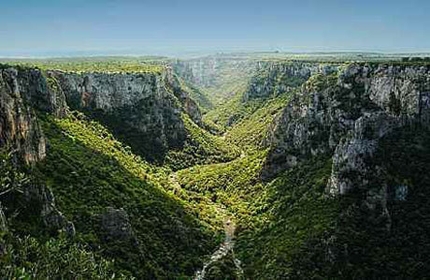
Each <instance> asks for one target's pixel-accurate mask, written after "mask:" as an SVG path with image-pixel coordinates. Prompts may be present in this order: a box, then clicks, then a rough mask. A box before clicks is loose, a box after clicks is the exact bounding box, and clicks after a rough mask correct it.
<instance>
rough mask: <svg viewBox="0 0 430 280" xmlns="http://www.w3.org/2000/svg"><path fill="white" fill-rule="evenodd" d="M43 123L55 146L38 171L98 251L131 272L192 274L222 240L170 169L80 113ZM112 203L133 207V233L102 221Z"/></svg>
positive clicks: (142, 274) (82, 237)
mask: <svg viewBox="0 0 430 280" xmlns="http://www.w3.org/2000/svg"><path fill="white" fill-rule="evenodd" d="M43 128H44V131H45V133H46V135H47V137H48V139H49V145H50V146H49V147H50V148H49V152H48V156H47V158H46V160H44V161H43V162H41V163H40V164H39V166H38V170H39V172H38V177H39V180H40V181H43V182H47V184H48V187H50V188H52V190H53V192H54V194H55V197H56V200H57V205H58V207H59V208H60V209H62V211H63V213H64V214H65V215H66V217H67V218H68V219H69V220H71V221H73V222H74V223H75V226H76V230H77V232H78V233H79V234H78V236H77V238H78V239H79V240H82V242H84V243H85V244H89V246H90V247H91V248H93V249H94V250H95V252H96V253H97V254H100V255H103V256H106V257H108V258H115V260H116V262H115V267H116V268H117V269H119V271H122V273H124V274H125V275H134V276H136V277H138V278H140V279H153V278H154V277H155V278H165V277H169V278H171V277H173V278H176V277H180V276H189V275H192V274H193V272H194V271H195V270H196V268H197V267H199V266H200V265H201V260H200V257H199V256H201V255H203V254H206V253H207V251H208V250H211V248H213V246H214V245H215V244H214V243H213V242H214V239H213V233H212V232H211V230H210V229H209V228H207V227H206V226H205V225H204V224H202V223H201V222H199V221H198V220H197V219H196V218H195V217H196V216H197V213H196V212H195V210H193V209H192V206H190V205H188V204H187V202H186V201H181V200H179V199H177V198H176V197H175V196H173V195H172V194H171V193H169V192H166V190H165V188H164V187H163V186H162V185H161V182H166V179H162V178H161V177H162V176H163V175H162V174H163V172H158V173H157V174H159V175H156V174H155V169H154V168H153V167H151V166H150V165H149V164H147V163H145V162H143V161H142V160H141V159H140V158H139V157H137V156H135V155H133V154H132V153H131V152H130V150H129V148H127V147H123V146H122V145H121V144H120V143H119V142H118V141H116V140H115V139H114V138H113V137H112V135H111V134H110V133H109V132H108V131H107V130H106V129H105V128H103V127H102V126H101V125H99V124H97V123H96V122H94V121H87V120H85V118H84V116H82V115H81V114H77V116H75V117H69V118H66V119H53V118H51V117H48V118H45V119H44V121H43ZM160 176H161V177H160ZM108 207H113V208H114V209H121V208H122V209H124V210H125V211H126V212H127V214H128V217H129V223H130V226H131V229H132V233H124V236H123V238H112V237H111V235H112V234H114V233H110V232H109V231H107V229H106V228H103V226H102V224H101V219H102V217H103V215H105V213H106V211H107V209H108ZM149 240H150V242H148V241H149Z"/></svg>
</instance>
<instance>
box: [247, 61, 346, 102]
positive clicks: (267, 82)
mask: <svg viewBox="0 0 430 280" xmlns="http://www.w3.org/2000/svg"><path fill="white" fill-rule="evenodd" d="M256 68H257V70H256V72H257V74H256V75H254V76H253V77H252V78H251V80H250V82H249V85H248V89H247V90H246V92H245V94H244V95H243V98H242V99H243V101H244V102H246V101H248V100H251V99H255V98H270V97H275V96H277V95H279V94H282V93H286V92H289V91H291V90H293V89H295V88H296V87H298V86H301V85H302V84H303V83H304V82H306V81H307V80H308V79H309V78H310V77H311V76H312V75H315V74H318V73H321V74H324V75H328V74H330V73H333V72H335V71H336V70H337V68H338V65H336V64H318V63H306V62H270V61H260V62H258V63H257V67H256Z"/></svg>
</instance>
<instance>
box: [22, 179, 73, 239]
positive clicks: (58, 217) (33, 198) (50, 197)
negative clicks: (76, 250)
mask: <svg viewBox="0 0 430 280" xmlns="http://www.w3.org/2000/svg"><path fill="white" fill-rule="evenodd" d="M23 191H24V198H25V200H26V201H27V203H28V205H37V206H38V207H37V208H36V209H31V210H30V211H33V212H34V211H39V213H38V215H39V216H40V217H41V218H42V221H43V224H44V226H45V227H46V228H47V229H48V230H49V231H51V232H57V231H60V230H61V231H64V232H66V234H67V235H68V236H74V235H75V226H74V224H73V223H72V222H71V221H68V220H67V219H66V217H65V216H64V215H63V214H62V213H61V212H60V211H59V210H58V208H57V206H56V205H55V198H54V194H53V193H52V191H51V190H50V189H49V188H48V187H46V186H44V185H38V184H29V185H28V186H27V187H26V188H24V190H23Z"/></svg>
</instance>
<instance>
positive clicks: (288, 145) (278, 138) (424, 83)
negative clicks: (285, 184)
mask: <svg viewBox="0 0 430 280" xmlns="http://www.w3.org/2000/svg"><path fill="white" fill-rule="evenodd" d="M429 99H430V69H429V67H424V66H393V65H391V66H390V65H372V66H371V65H359V64H352V65H349V66H348V67H346V69H345V70H343V71H341V72H340V73H339V74H338V75H336V76H334V75H323V74H321V75H316V76H313V77H311V78H310V79H309V80H308V81H307V82H306V83H305V84H304V86H303V87H302V89H301V91H300V92H299V93H297V94H296V95H294V96H293V97H292V101H291V102H290V103H289V105H288V106H287V107H286V108H285V109H284V111H283V113H282V114H281V116H280V117H279V118H278V119H277V121H276V122H275V123H274V124H273V127H272V129H271V132H270V134H269V135H268V137H267V139H266V142H267V144H269V145H271V152H270V153H269V156H268V158H267V161H266V165H265V168H264V170H263V173H262V175H263V178H271V177H273V176H274V175H275V174H277V173H279V172H280V171H282V170H285V169H288V168H290V167H292V166H294V165H296V164H297V163H298V162H300V161H302V160H304V159H306V158H309V157H310V156H315V155H323V154H324V155H332V156H333V168H332V176H331V180H330V182H329V184H328V189H329V190H330V192H331V193H334V194H337V193H339V194H345V193H347V192H348V191H350V190H352V189H354V188H356V187H361V188H365V187H366V185H367V184H369V182H371V181H372V180H371V178H370V177H377V176H378V167H376V166H371V165H369V164H368V162H369V159H371V158H372V156H373V154H374V152H375V150H376V148H377V147H378V141H379V139H381V138H382V137H383V136H385V135H387V134H389V133H390V132H392V131H393V130H394V129H395V128H401V127H405V126H410V125H416V124H419V125H425V126H428V124H429V113H430V106H429V105H430V104H429ZM352 174H354V175H353V176H352Z"/></svg>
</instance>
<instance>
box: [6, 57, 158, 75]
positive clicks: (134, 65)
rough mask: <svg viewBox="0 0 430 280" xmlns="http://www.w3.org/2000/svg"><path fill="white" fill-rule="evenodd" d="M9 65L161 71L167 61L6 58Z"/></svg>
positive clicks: (60, 68)
mask: <svg viewBox="0 0 430 280" xmlns="http://www.w3.org/2000/svg"><path fill="white" fill-rule="evenodd" d="M4 62H5V63H7V64H9V65H20V66H23V67H37V68H40V69H42V70H60V71H64V72H76V73H82V72H99V73H122V72H136V73H161V72H163V71H164V67H165V66H164V64H165V62H164V61H163V60H161V59H156V58H146V59H136V58H135V59H130V58H123V57H121V58H120V57H118V58H115V57H99V58H97V57H95V58H75V59H61V58H59V59H21V60H18V59H10V60H4Z"/></svg>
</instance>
